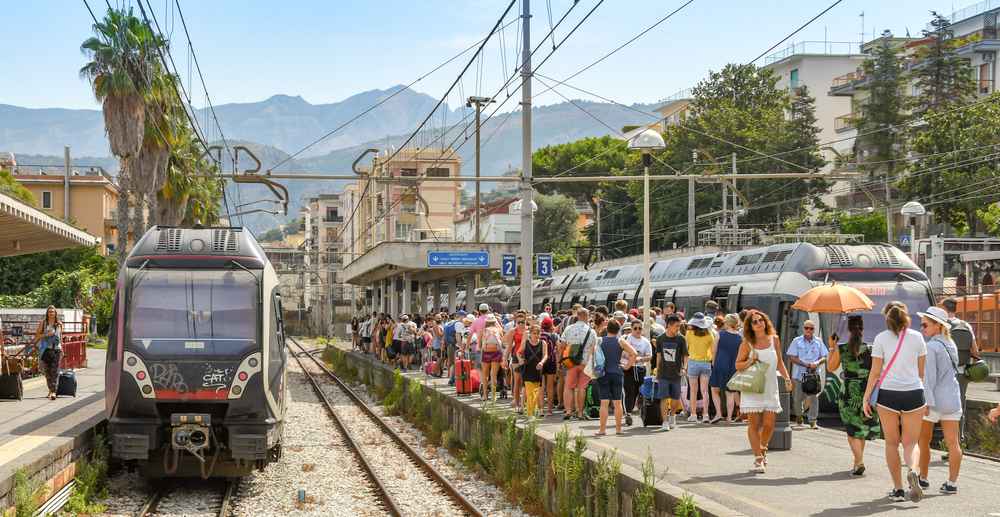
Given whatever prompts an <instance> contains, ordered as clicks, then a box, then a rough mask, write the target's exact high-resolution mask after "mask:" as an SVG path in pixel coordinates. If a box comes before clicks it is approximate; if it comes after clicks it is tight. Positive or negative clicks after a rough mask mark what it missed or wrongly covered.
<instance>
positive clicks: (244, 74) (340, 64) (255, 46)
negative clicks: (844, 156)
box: [0, 0, 996, 109]
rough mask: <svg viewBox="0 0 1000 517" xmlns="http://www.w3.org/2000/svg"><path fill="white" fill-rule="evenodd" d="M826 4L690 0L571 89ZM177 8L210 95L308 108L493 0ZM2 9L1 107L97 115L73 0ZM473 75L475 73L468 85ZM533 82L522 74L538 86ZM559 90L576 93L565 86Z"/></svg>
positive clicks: (645, 86) (578, 45) (164, 12)
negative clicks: (296, 100) (286, 99)
mask: <svg viewBox="0 0 1000 517" xmlns="http://www.w3.org/2000/svg"><path fill="white" fill-rule="evenodd" d="M136 1H138V0H111V3H112V4H122V3H125V4H134V3H135V2H136ZM150 1H151V4H152V6H153V10H154V12H155V13H156V15H157V18H158V19H159V21H160V23H161V27H162V28H163V29H164V32H165V33H167V35H168V37H169V38H170V39H171V40H172V41H173V45H172V47H173V51H172V54H173V56H174V60H175V62H176V64H177V67H178V68H180V69H181V76H182V78H183V80H184V81H185V83H189V84H191V90H192V91H193V93H192V97H193V98H194V102H195V105H196V106H198V107H200V106H201V105H202V104H204V91H203V89H202V88H201V86H200V85H198V78H197V75H196V74H193V73H192V74H189V73H188V66H189V62H190V58H189V53H188V52H187V50H186V43H187V42H186V40H185V39H184V32H183V29H182V27H181V22H180V18H179V17H178V16H177V13H176V9H174V8H172V7H170V6H171V5H172V2H173V0H150ZM832 1H833V0H786V1H777V0H753V1H745V0H715V1H710V0H694V2H693V3H691V4H690V5H688V6H687V7H685V8H684V9H682V10H681V11H680V12H678V13H677V14H676V15H675V16H673V17H672V18H671V19H669V20H667V21H666V22H664V23H663V24H661V25H659V26H658V27H657V28H655V29H653V30H652V31H650V32H649V33H648V34H646V35H645V36H644V37H642V38H641V39H639V40H638V41H636V42H635V43H633V44H631V45H629V46H628V47H626V48H625V49H624V50H622V51H620V52H619V53H617V54H615V55H614V56H612V57H610V58H609V59H607V60H606V61H604V62H602V63H600V64H598V65H597V66H595V67H594V68H592V69H590V70H589V71H587V72H585V73H583V74H581V75H580V76H579V77H577V78H575V79H574V80H573V81H572V82H571V83H570V84H573V85H575V86H578V87H580V88H584V89H587V90H592V91H594V92H596V93H599V94H601V95H605V96H607V97H611V98H613V99H615V100H617V101H620V102H625V103H633V102H654V101H656V100H659V99H662V98H665V97H668V96H670V95H672V94H673V93H675V92H677V91H679V90H682V89H684V88H688V87H690V86H693V85H694V84H695V83H697V81H698V80H700V79H702V78H703V77H704V76H705V75H706V74H707V73H708V72H709V70H718V69H720V68H721V67H722V66H723V65H725V64H726V63H728V62H744V61H747V60H750V59H753V58H754V57H756V56H757V55H758V54H760V53H761V52H763V51H764V50H766V49H767V48H768V47H770V46H771V45H773V44H775V43H777V42H778V41H780V40H781V39H782V38H784V37H785V36H786V35H788V34H789V33H791V32H792V31H793V30H795V29H796V28H798V27H799V26H800V25H802V24H803V23H805V22H806V21H807V20H809V19H810V18H812V17H813V16H815V15H816V14H817V13H819V12H820V11H822V10H823V9H825V8H826V7H827V6H829V4H830V3H832ZM995 1H996V0H994V2H995ZM89 2H90V4H91V7H92V8H93V9H94V11H95V14H97V16H98V17H100V16H101V13H102V12H103V10H104V9H106V4H105V3H104V1H102V0H89ZM597 2H598V0H580V2H579V4H578V5H577V7H576V8H575V9H574V10H573V11H572V12H571V13H570V15H569V17H568V18H567V19H566V21H565V22H564V23H563V25H562V26H560V27H558V28H557V29H556V30H555V36H556V41H557V42H558V41H560V40H562V39H563V38H564V37H566V34H567V32H568V31H569V29H570V27H572V25H573V24H575V23H576V22H577V21H579V20H580V19H581V17H582V16H583V15H584V14H585V13H586V12H587V11H589V10H590V9H591V8H592V7H593V6H594V5H595V4H596V3H597ZM572 3H573V1H572V0H548V1H542V0H535V1H533V2H532V3H531V7H532V14H533V16H532V22H531V29H532V31H531V32H532V38H533V42H532V44H533V45H535V44H537V43H538V40H539V38H542V37H543V36H544V35H546V34H547V33H548V32H549V27H550V22H549V14H548V10H549V7H551V11H552V17H553V18H554V19H556V20H557V19H558V18H559V16H561V13H563V12H565V11H566V10H567V9H568V8H569V6H570V5H572ZM683 3H684V2H683V0H664V1H653V0H631V1H628V2H626V1H624V0H606V1H604V2H603V4H601V5H600V6H599V7H598V8H597V9H596V10H595V11H594V12H593V14H592V15H591V16H590V18H589V19H587V20H586V21H585V22H584V23H583V24H582V25H581V26H580V28H579V29H578V30H577V31H576V32H575V33H574V34H572V36H570V37H569V38H568V39H566V42H565V44H563V45H561V46H560V47H559V49H558V50H557V51H556V52H554V53H553V55H552V57H551V59H549V60H548V61H547V62H546V63H545V64H544V65H542V67H541V69H540V70H539V72H540V73H542V74H545V75H546V76H547V77H554V78H558V79H562V78H565V77H567V76H569V75H570V74H572V73H573V72H575V71H577V70H578V69H580V68H582V67H583V66H585V65H587V64H589V63H591V62H593V61H594V60H596V59H597V58H598V57H600V56H602V55H604V54H605V53H607V52H608V51H610V50H612V49H614V48H615V47H617V46H618V45H620V44H622V43H624V42H625V41H627V40H628V39H630V38H631V37H632V36H634V35H635V34H637V33H638V32H640V31H641V30H642V29H644V28H645V27H647V26H648V25H650V24H652V23H653V22H654V21H656V20H657V19H659V18H661V17H662V16H664V15H666V14H667V13H669V12H670V11H672V10H674V9H676V8H677V7H679V6H681V5H682V4H683ZM971 3H972V2H959V3H952V2H950V1H939V0H906V1H905V2H904V1H900V0H868V1H862V0H843V1H842V2H841V3H840V4H839V5H837V6H836V7H834V8H833V9H832V10H830V11H829V12H828V13H826V14H825V15H824V16H823V17H821V18H820V19H818V20H817V21H815V22H813V23H812V25H810V26H809V27H808V28H806V29H805V30H803V31H802V32H800V33H799V34H797V35H796V36H794V37H793V38H792V39H791V40H789V41H788V42H786V43H785V44H783V45H782V46H780V47H778V49H776V50H781V49H782V48H784V47H786V46H787V45H789V44H790V43H792V42H802V41H832V42H855V43H856V42H858V41H859V40H860V39H861V35H860V33H861V31H862V18H861V16H859V15H860V14H861V13H862V12H864V18H863V23H864V31H865V39H866V40H867V39H871V37H872V31H873V30H874V31H875V32H876V33H881V31H882V30H883V29H890V30H892V31H893V32H894V33H895V34H896V35H905V34H906V32H907V30H909V32H910V33H911V34H912V35H918V34H919V33H920V30H921V29H922V28H924V26H925V25H926V23H927V21H928V20H929V17H930V14H929V12H930V11H931V10H937V11H940V12H943V13H946V14H950V13H951V12H952V11H953V10H954V9H961V8H964V7H966V6H968V5H971ZM180 5H181V8H182V10H183V13H184V17H185V19H186V21H187V25H188V29H189V32H190V35H191V40H192V43H193V48H194V51H195V53H196V55H197V59H198V62H199V63H200V65H201V69H202V72H203V73H204V78H205V82H206V86H207V89H208V93H209V94H210V97H211V99H212V101H213V102H214V103H215V104H222V103H229V102H256V101H261V100H264V99H266V98H268V97H270V96H272V95H275V94H286V95H300V96H302V97H303V98H304V99H305V100H306V101H308V102H310V103H313V104H323V103H330V102H337V101H340V100H343V99H344V98H346V97H348V96H350V95H353V94H356V93H359V92H362V91H367V90H372V89H385V88H388V87H390V86H393V85H396V84H406V83H409V82H410V81H412V80H414V79H416V78H417V77H419V76H421V75H422V74H424V73H426V72H428V71H429V70H430V69H432V68H434V67H435V66H436V65H438V64H439V63H441V62H442V61H444V60H446V59H448V58H450V57H452V56H454V55H455V54H457V53H458V52H460V51H462V50H463V49H465V48H466V47H468V46H470V45H472V44H473V43H475V42H476V41H477V40H479V39H481V38H483V37H484V36H485V35H486V34H487V33H488V32H489V30H490V28H491V27H492V26H493V24H494V23H495V22H496V21H497V19H498V18H499V17H500V14H501V13H502V12H503V9H504V8H505V7H506V5H507V0H420V1H417V2H414V1H412V0H407V1H403V0H383V1H376V0H364V1H361V0H338V1H335V2H330V1H320V0H286V1H283V2H266V1H263V0H250V1H235V0H213V1H210V2H205V1H193V0H180ZM102 8H103V9H102ZM518 9H520V7H519V5H515V7H514V9H513V10H512V14H511V15H508V17H507V18H506V21H511V20H513V11H516V10H518ZM2 10H3V18H2V19H3V23H2V26H3V29H2V30H0V48H4V49H7V52H5V53H4V54H5V56H4V60H3V64H2V65H0V104H13V105H18V106H25V107H32V108H42V107H62V108H91V109H94V108H98V105H97V103H96V102H95V101H94V100H93V96H92V93H91V91H90V88H89V85H88V84H87V83H86V82H85V81H84V80H82V79H80V77H79V75H78V72H79V69H80V67H81V66H83V64H84V63H85V57H84V56H83V55H82V54H81V52H80V43H81V42H82V41H83V40H84V39H85V38H87V37H88V36H89V35H90V33H91V25H92V23H93V22H92V20H91V18H90V15H89V14H88V12H87V9H86V7H85V6H84V2H83V0H35V1H30V2H25V1H10V2H4V5H3V9H2ZM517 31H518V24H517V23H514V24H512V25H510V26H509V27H507V28H506V29H505V30H504V36H505V38H504V40H503V42H502V44H501V42H500V41H499V38H498V37H494V39H493V40H492V41H491V42H490V44H489V45H488V46H487V49H486V51H485V56H486V57H485V58H484V59H483V60H481V61H478V62H476V63H473V65H472V67H471V69H470V72H469V73H468V74H467V75H466V79H464V80H463V81H462V84H461V88H460V89H459V88H456V92H455V93H453V94H452V95H451V97H450V98H449V101H450V103H451V104H452V105H453V106H454V104H455V103H456V102H457V101H458V99H459V98H460V96H459V93H462V94H464V95H466V96H467V95H472V94H475V93H479V94H481V95H491V94H493V93H495V91H496V88H498V87H499V86H500V84H502V72H503V71H504V70H507V73H508V74H509V73H510V72H511V71H513V67H514V65H513V63H514V56H515V55H516V52H517V50H516V48H515V46H514V45H515V41H516V39H517V36H518V33H517ZM551 48H552V42H551V41H548V42H547V43H545V44H543V45H542V47H541V48H540V49H539V51H538V53H537V54H536V58H535V62H536V63H538V62H539V61H540V60H541V57H542V56H544V55H546V54H547V53H549V52H550V51H551ZM471 54H472V53H471V52H469V53H466V54H465V55H463V56H462V57H461V58H459V59H456V60H455V61H453V62H452V63H451V64H450V65H448V66H446V67H444V68H442V69H441V70H440V71H438V72H436V73H435V74H432V75H430V76H428V77H427V78H425V79H423V80H421V81H420V82H418V83H417V84H416V85H414V86H413V88H414V89H415V90H417V91H420V92H424V93H427V94H429V95H432V96H434V97H440V96H441V95H442V94H443V93H444V92H445V91H446V90H447V88H448V87H449V86H450V84H451V82H452V81H454V80H455V77H456V76H457V74H458V72H459V70H460V69H461V67H462V66H464V65H465V62H466V61H468V59H469V57H470V56H471ZM502 56H503V57H502ZM505 61H506V63H505ZM505 64H506V67H505V66H504V65H505ZM477 72H478V74H477ZM477 75H478V76H480V77H482V79H480V80H477V79H476V77H477ZM477 83H478V86H477ZM543 89H544V87H542V85H540V84H537V83H536V85H535V91H536V92H539V91H541V90H543ZM459 90H460V91H459ZM487 90H489V91H487ZM564 94H566V95H567V96H571V97H576V98H583V97H584V96H583V95H582V94H579V93H577V94H574V93H573V92H572V91H569V90H564ZM561 101H562V99H561V98H559V97H557V96H556V95H554V94H553V93H551V92H550V93H547V94H545V95H542V96H540V97H539V98H537V99H534V103H535V104H537V105H543V104H550V103H556V102H561ZM510 105H513V102H511V103H510Z"/></svg>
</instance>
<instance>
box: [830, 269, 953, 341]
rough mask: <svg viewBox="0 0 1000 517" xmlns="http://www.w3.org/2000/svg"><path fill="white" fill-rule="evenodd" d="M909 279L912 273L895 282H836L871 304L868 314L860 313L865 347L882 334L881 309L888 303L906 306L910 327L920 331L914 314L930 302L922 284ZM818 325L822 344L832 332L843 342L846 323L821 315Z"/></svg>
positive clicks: (917, 319) (842, 319) (869, 280)
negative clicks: (900, 303) (857, 293)
mask: <svg viewBox="0 0 1000 517" xmlns="http://www.w3.org/2000/svg"><path fill="white" fill-rule="evenodd" d="M913 275H914V273H911V272H909V271H907V272H906V273H905V274H904V275H903V276H901V277H899V278H898V279H894V280H893V281H881V282H879V281H872V279H871V278H862V279H860V280H859V279H854V278H850V277H849V276H848V275H843V277H842V278H837V279H836V280H837V283H839V284H844V285H849V286H851V287H853V288H855V289H858V290H859V291H861V292H863V293H865V294H866V295H868V297H869V298H871V300H872V302H873V306H872V310H871V311H869V312H863V313H860V314H861V317H862V319H863V321H864V324H865V332H864V340H865V342H866V343H871V342H872V340H874V339H875V336H876V335H877V334H878V333H879V332H882V331H883V330H885V317H883V316H882V309H883V308H884V307H885V306H886V305H887V304H888V303H889V302H892V301H900V302H903V303H905V304H906V307H907V308H908V309H909V310H910V319H911V327H912V328H914V329H915V330H920V318H919V317H918V316H917V311H923V310H924V309H926V308H927V307H928V306H930V305H933V303H934V302H933V300H932V299H931V296H930V293H929V292H928V290H927V285H926V282H918V281H916V277H915V276H913ZM921 276H922V275H921ZM923 278H926V277H923ZM820 321H821V324H820V326H821V330H822V333H823V338H824V340H825V339H826V337H827V336H829V335H830V334H831V333H832V331H833V330H836V332H837V334H838V335H839V336H840V341H841V342H845V341H846V340H847V335H848V334H847V323H846V319H844V318H842V317H839V316H836V315H822V316H820Z"/></svg>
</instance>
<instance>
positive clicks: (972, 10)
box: [925, 0, 1000, 31]
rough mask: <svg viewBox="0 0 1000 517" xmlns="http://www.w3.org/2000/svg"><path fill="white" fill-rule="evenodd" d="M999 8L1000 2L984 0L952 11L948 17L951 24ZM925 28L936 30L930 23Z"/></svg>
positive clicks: (997, 0) (999, 0) (998, 0)
mask: <svg viewBox="0 0 1000 517" xmlns="http://www.w3.org/2000/svg"><path fill="white" fill-rule="evenodd" d="M998 7H1000V0H983V1H982V2H978V3H975V4H972V5H970V6H968V7H964V8H962V9H959V10H957V11H952V13H951V16H949V17H948V20H949V21H950V22H951V23H955V22H960V21H962V20H964V19H966V18H971V17H973V16H975V15H977V14H982V13H985V12H986V11H989V10H992V9H996V8H998ZM925 28H926V29H927V30H929V31H933V30H934V26H933V25H931V24H929V23H928V24H927V26H926V27H925Z"/></svg>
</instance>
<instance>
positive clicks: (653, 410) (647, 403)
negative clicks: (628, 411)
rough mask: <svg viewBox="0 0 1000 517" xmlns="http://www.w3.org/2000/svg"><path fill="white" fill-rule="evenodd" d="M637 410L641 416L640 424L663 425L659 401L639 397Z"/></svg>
mask: <svg viewBox="0 0 1000 517" xmlns="http://www.w3.org/2000/svg"><path fill="white" fill-rule="evenodd" d="M639 411H640V412H641V413H640V415H641V416H642V426H643V427H651V426H657V425H663V416H662V415H661V414H660V401H659V400H657V399H647V398H646V397H640V398H639Z"/></svg>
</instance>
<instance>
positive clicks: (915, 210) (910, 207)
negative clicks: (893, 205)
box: [899, 201, 927, 217]
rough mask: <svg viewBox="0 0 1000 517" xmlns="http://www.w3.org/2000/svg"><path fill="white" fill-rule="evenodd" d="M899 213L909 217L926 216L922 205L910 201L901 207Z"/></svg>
mask: <svg viewBox="0 0 1000 517" xmlns="http://www.w3.org/2000/svg"><path fill="white" fill-rule="evenodd" d="M899 213H901V214H903V215H906V216H910V217H916V216H920V215H924V214H926V213H927V209H926V208H924V205H921V204H920V203H919V202H918V201H910V202H907V203H906V204H905V205H903V208H900V209H899Z"/></svg>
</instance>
